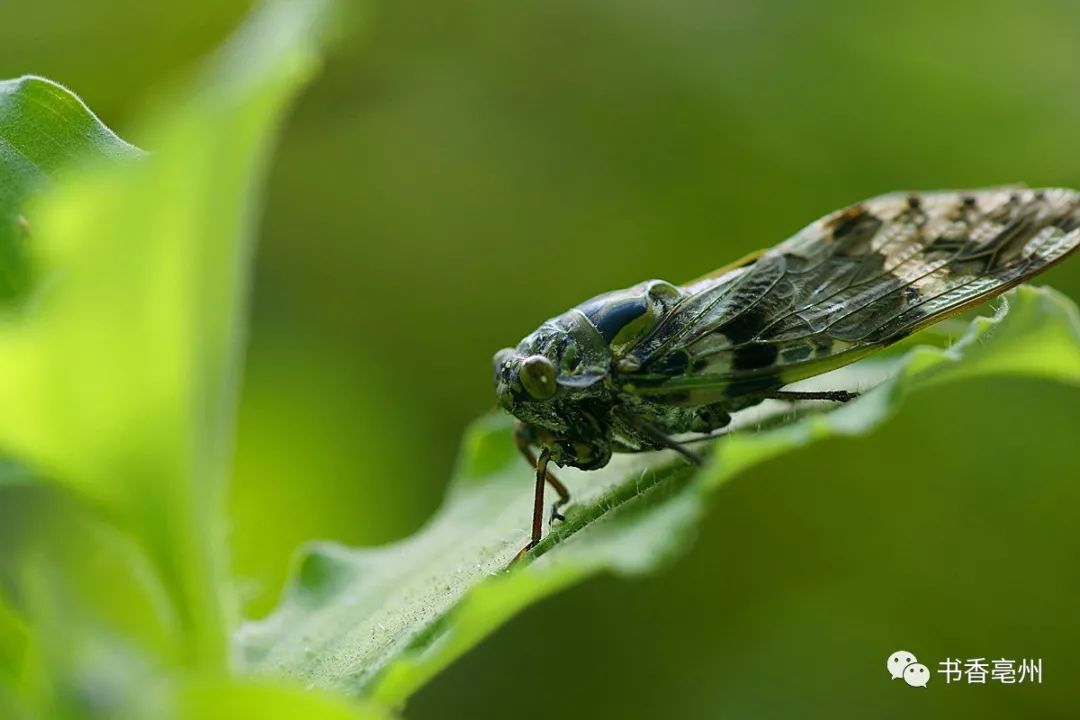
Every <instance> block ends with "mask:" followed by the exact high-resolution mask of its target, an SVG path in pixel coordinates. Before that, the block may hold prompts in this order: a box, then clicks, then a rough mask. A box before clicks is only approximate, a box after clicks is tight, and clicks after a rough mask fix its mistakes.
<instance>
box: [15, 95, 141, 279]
mask: <svg viewBox="0 0 1080 720" xmlns="http://www.w3.org/2000/svg"><path fill="white" fill-rule="evenodd" d="M140 154H141V153H140V151H139V150H138V149H137V148H135V147H134V146H132V145H129V144H128V143H126V142H124V141H123V140H121V139H120V138H119V137H117V136H116V135H115V134H114V133H113V132H112V131H111V130H109V128H107V127H105V125H103V124H102V122H101V121H100V120H98V119H97V117H96V116H95V115H94V113H92V112H91V111H90V108H88V107H86V105H85V104H83V102H82V100H80V99H79V98H78V97H76V96H75V94H74V93H72V92H71V91H69V90H68V89H67V88H64V87H62V86H60V85H57V84H56V83H54V82H52V81H50V80H46V79H45V78H39V77H33V76H27V77H22V78H18V79H16V80H3V81H0V300H5V299H10V298H11V297H13V296H16V295H18V294H20V293H22V292H24V291H25V290H26V288H27V285H28V280H29V278H28V268H27V263H26V257H25V255H26V249H25V244H26V241H27V238H28V236H29V235H30V226H29V224H28V223H27V221H26V219H25V218H24V217H23V216H22V214H21V213H22V211H23V207H24V205H25V203H26V199H27V198H28V197H29V196H30V195H31V193H33V192H35V191H38V190H41V189H43V188H46V187H48V186H49V185H50V184H51V183H52V182H53V181H55V180H56V178H57V177H58V176H59V175H60V174H61V173H62V172H63V171H64V170H65V169H66V168H70V167H72V166H74V165H76V164H78V163H81V162H86V161H91V160H125V159H131V158H135V157H138V156H139V155H140Z"/></svg>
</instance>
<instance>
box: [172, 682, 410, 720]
mask: <svg viewBox="0 0 1080 720" xmlns="http://www.w3.org/2000/svg"><path fill="white" fill-rule="evenodd" d="M177 716H178V717H179V718H182V719H183V720H236V718H259V720H278V719H280V720H295V719H296V718H304V720H390V718H391V717H392V716H391V715H390V714H389V713H387V712H385V711H384V710H381V709H379V708H377V707H375V706H373V705H354V704H352V703H347V702H346V701H344V700H341V699H339V698H335V697H333V696H331V695H326V694H324V693H320V692H311V691H304V690H301V689H299V688H293V687H288V686H280V685H269V684H258V683H250V682H249V683H241V682H230V683H216V684H193V685H191V686H190V687H188V688H186V689H185V691H184V693H183V695H182V696H181V698H180V703H179V712H178V713H177Z"/></svg>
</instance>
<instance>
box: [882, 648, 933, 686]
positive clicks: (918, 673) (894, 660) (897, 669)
mask: <svg viewBox="0 0 1080 720" xmlns="http://www.w3.org/2000/svg"><path fill="white" fill-rule="evenodd" d="M885 669H886V670H888V671H889V675H890V676H892V679H893V680H901V679H902V680H903V681H904V682H906V683H907V684H908V685H910V686H911V687H921V688H924V687H926V683H928V682H930V670H929V669H928V668H927V667H926V666H925V665H923V664H922V663H921V662H919V661H918V659H917V658H916V657H915V655H914V654H913V653H909V652H908V651H907V650H897V651H896V652H894V653H893V654H892V655H890V656H889V659H888V660H887V661H885Z"/></svg>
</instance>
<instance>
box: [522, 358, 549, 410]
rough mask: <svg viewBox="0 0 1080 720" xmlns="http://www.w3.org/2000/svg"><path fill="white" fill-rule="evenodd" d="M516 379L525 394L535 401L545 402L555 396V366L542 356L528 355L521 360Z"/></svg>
mask: <svg viewBox="0 0 1080 720" xmlns="http://www.w3.org/2000/svg"><path fill="white" fill-rule="evenodd" d="M518 377H519V378H520V379H521V384H522V386H523V387H524V388H525V392H527V393H529V395H530V396H532V397H533V399H535V400H547V399H548V398H550V397H552V396H553V395H554V394H555V390H556V385H555V366H554V365H552V364H551V361H550V360H548V359H547V358H546V357H544V356H543V355H530V356H529V357H527V358H525V359H524V360H522V361H521V369H520V370H519V371H518Z"/></svg>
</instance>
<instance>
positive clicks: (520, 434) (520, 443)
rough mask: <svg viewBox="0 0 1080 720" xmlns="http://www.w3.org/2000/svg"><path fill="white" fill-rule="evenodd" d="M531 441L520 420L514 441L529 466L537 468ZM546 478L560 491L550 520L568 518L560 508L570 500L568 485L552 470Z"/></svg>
mask: <svg viewBox="0 0 1080 720" xmlns="http://www.w3.org/2000/svg"><path fill="white" fill-rule="evenodd" d="M529 441H530V438H529V436H528V433H527V431H526V429H525V424H524V423H522V422H518V423H517V424H516V425H515V426H514V443H515V444H516V445H517V448H518V452H520V453H521V455H522V456H523V457H524V458H525V460H526V462H528V463H529V467H531V468H532V469H534V470H535V469H536V466H537V461H536V456H535V455H533V453H532V450H531V449H530V448H529ZM545 478H546V480H547V484H548V485H550V486H551V487H552V488H554V489H555V492H557V493H559V499H558V500H556V501H555V502H554V503H552V505H551V515H550V516H549V519H548V522H549V523H551V522H554V521H556V520H565V519H566V518H564V517H563V516H562V513H560V512H559V508H561V507H563V506H564V505H566V504H567V503H568V502H570V491H569V490H567V489H566V486H565V485H563V484H562V482H561V481H560V480H559V478H557V477H555V475H554V474H553V473H552V472H551V471H550V470H548V471H546V473H545Z"/></svg>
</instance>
